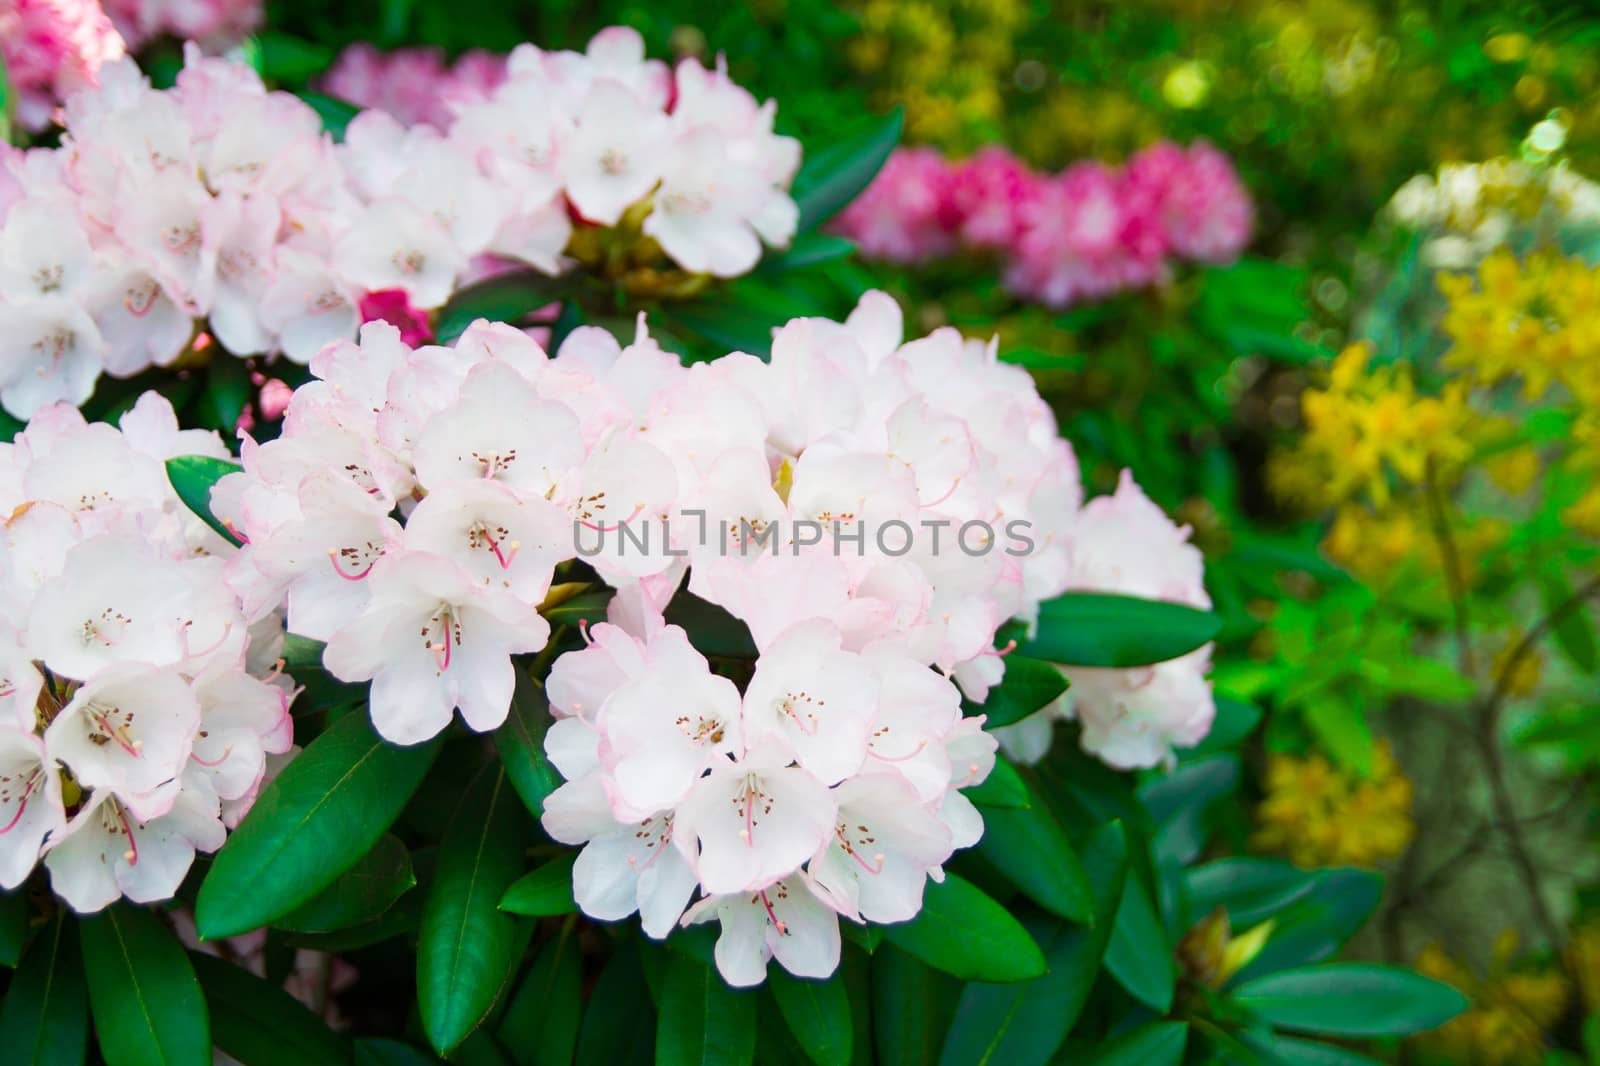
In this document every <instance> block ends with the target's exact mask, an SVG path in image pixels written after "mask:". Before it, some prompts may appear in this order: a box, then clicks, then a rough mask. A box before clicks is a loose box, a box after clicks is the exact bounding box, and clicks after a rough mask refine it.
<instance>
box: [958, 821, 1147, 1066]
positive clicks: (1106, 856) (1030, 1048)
mask: <svg viewBox="0 0 1600 1066" xmlns="http://www.w3.org/2000/svg"><path fill="white" fill-rule="evenodd" d="M1084 866H1085V868H1086V870H1087V876H1088V884H1089V890H1090V893H1091V902H1092V906H1093V917H1094V919H1095V920H1094V922H1093V924H1092V925H1079V924H1073V923H1070V922H1065V921H1061V920H1059V919H1054V918H1052V919H1049V920H1047V921H1045V922H1041V923H1036V925H1035V927H1034V932H1035V933H1036V934H1037V935H1038V937H1039V943H1040V944H1041V946H1042V947H1043V948H1044V954H1045V961H1046V963H1047V965H1048V966H1049V971H1048V972H1047V973H1045V974H1043V975H1041V976H1040V977H1038V978H1037V979H1035V980H1032V981H1026V982H1021V983H1016V984H1004V985H997V984H982V983H976V982H975V983H973V984H969V985H968V986H967V987H966V989H965V991H963V992H962V994H961V1001H960V1003H959V1004H958V1005H957V1007H956V1012H955V1018H954V1021H953V1022H952V1023H951V1026H950V1032H949V1035H948V1036H947V1037H946V1039H945V1043H944V1052H943V1054H942V1055H941V1057H940V1059H939V1062H940V1066H1044V1064H1045V1063H1048V1062H1049V1061H1050V1060H1051V1058H1052V1057H1053V1056H1054V1055H1055V1053H1056V1049H1057V1048H1059V1047H1060V1046H1061V1043H1062V1041H1064V1040H1065V1039H1066V1037H1067V1034H1068V1032H1070V1031H1071V1029H1072V1026H1073V1023H1074V1022H1076V1021H1077V1019H1078V1015H1079V1013H1080V1012H1081V1011H1082V1010H1083V1006H1084V1003H1085V1002H1086V1001H1087V1000H1088V997H1089V991H1090V989H1091V988H1093V987H1094V982H1095V977H1096V975H1097V974H1098V973H1099V971H1100V964H1101V958H1102V956H1103V955H1104V953H1105V949H1106V943H1107V941H1108V939H1109V938H1110V934H1111V928H1112V918H1113V916H1114V915H1115V913H1116V910H1117V901H1118V900H1119V899H1120V898H1121V896H1122V893H1123V885H1124V882H1125V880H1126V874H1127V840H1126V837H1125V835H1124V833H1123V830H1122V826H1121V825H1120V824H1119V823H1115V822H1113V823H1110V824H1108V825H1104V826H1101V827H1100V828H1099V829H1097V830H1096V831H1095V832H1094V833H1093V834H1091V835H1090V836H1089V837H1088V838H1087V839H1086V840H1085V842H1084Z"/></svg>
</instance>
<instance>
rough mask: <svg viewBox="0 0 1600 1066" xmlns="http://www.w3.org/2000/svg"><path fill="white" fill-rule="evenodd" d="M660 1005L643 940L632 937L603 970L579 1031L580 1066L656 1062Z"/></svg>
mask: <svg viewBox="0 0 1600 1066" xmlns="http://www.w3.org/2000/svg"><path fill="white" fill-rule="evenodd" d="M655 1033H656V1024H655V1008H654V1007H652V1006H651V1004H650V989H649V986H648V985H646V984H645V980H644V968H643V967H642V966H641V965H640V962H639V938H637V937H629V938H627V939H625V940H623V941H622V943H620V944H618V945H617V950H616V953H615V954H613V955H612V956H611V961H610V962H608V963H606V968H605V969H604V970H601V971H600V979H599V980H598V981H596V982H595V985H594V990H593V992H592V993H591V994H590V996H589V1006H588V1009H587V1010H585V1011H584V1013H583V1027H582V1028H581V1029H580V1030H579V1031H578V1058H577V1066H646V1064H648V1063H650V1062H652V1061H654V1048H655Z"/></svg>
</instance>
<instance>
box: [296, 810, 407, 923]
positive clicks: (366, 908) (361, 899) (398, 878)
mask: <svg viewBox="0 0 1600 1066" xmlns="http://www.w3.org/2000/svg"><path fill="white" fill-rule="evenodd" d="M416 883H417V875H416V872H415V871H413V870H412V868H411V852H410V851H408V850H407V849H406V846H405V843H404V842H403V841H402V840H401V839H400V838H399V837H397V836H394V835H393V834H391V833H385V834H384V835H383V836H381V837H379V838H378V843H377V844H376V845H374V846H373V848H372V850H370V851H368V852H367V853H366V854H365V855H363V856H362V857H361V858H360V859H359V860H358V861H357V862H356V864H355V865H354V866H352V867H350V869H348V870H346V871H345V872H344V873H342V874H340V875H339V877H338V879H337V880H336V881H334V882H333V884H331V885H329V886H328V887H327V888H325V889H323V890H322V891H321V892H319V893H317V894H316V895H315V896H313V897H312V898H311V899H309V900H307V901H306V902H305V903H303V904H301V905H300V906H299V907H296V908H295V909H294V910H292V911H290V912H289V913H288V914H286V915H284V916H283V917H282V918H279V919H278V920H277V921H276V922H275V923H274V924H275V925H276V926H277V927H278V928H280V929H292V930H294V931H296V932H301V933H326V932H331V931H333V930H336V929H350V928H353V927H355V926H358V925H365V924H366V923H368V922H375V921H377V920H378V919H379V918H381V917H383V916H384V914H386V913H387V912H388V910H389V908H390V907H392V906H394V902H395V900H397V899H399V898H400V897H401V896H402V895H404V894H405V893H406V892H408V891H410V890H411V889H412V888H414V887H415V886H416Z"/></svg>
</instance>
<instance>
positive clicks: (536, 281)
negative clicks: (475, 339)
mask: <svg viewBox="0 0 1600 1066" xmlns="http://www.w3.org/2000/svg"><path fill="white" fill-rule="evenodd" d="M568 287H569V286H568V284H567V282H565V281H563V280H561V279H558V278H554V277H551V276H550V275H548V274H541V273H539V272H538V271H535V270H519V271H517V272H515V273H512V274H501V275H498V276H497V277H492V278H489V279H488V280H487V281H480V282H478V283H477V284H475V285H468V286H467V287H466V288H464V289H459V290H457V292H456V294H455V295H454V296H452V297H450V302H449V303H447V304H445V305H444V307H442V308H441V309H440V310H439V318H438V321H437V323H436V324H435V326H434V333H435V335H436V336H437V338H438V343H440V344H453V343H455V341H456V339H457V338H458V337H460V336H461V334H463V333H465V332H466V331H467V327H468V326H470V325H472V324H473V323H474V322H476V321H477V320H478V319H480V318H486V319H488V320H489V321H490V322H510V323H512V324H516V323H518V322H521V321H522V320H523V319H525V318H527V317H528V316H529V315H530V314H532V313H533V312H535V311H537V310H539V308H541V307H547V306H549V305H550V304H552V303H556V302H558V301H560V300H561V299H563V298H564V297H565V295H566V293H567V290H568Z"/></svg>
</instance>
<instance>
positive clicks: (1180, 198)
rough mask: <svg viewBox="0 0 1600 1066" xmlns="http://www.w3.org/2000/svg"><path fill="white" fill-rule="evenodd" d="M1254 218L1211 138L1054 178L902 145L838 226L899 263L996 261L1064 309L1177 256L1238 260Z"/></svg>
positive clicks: (1155, 273) (995, 157)
mask: <svg viewBox="0 0 1600 1066" xmlns="http://www.w3.org/2000/svg"><path fill="white" fill-rule="evenodd" d="M1251 221H1252V208H1251V203H1250V198H1249V195H1248V194H1247V193H1246V192H1245V190H1244V187H1243V186H1242V185H1241V184H1240V183H1239V180H1238V177H1237V175H1236V174H1235V173H1234V171H1233V167H1232V164H1230V163H1229V162H1228V159H1227V157H1226V156H1224V155H1222V153H1220V152H1218V151H1217V150H1216V149H1215V148H1213V147H1211V146H1210V145H1208V144H1206V143H1205V142H1203V141H1201V142H1196V143H1195V144H1193V145H1191V146H1190V147H1189V148H1187V149H1185V148H1180V147H1178V146H1177V145H1174V144H1170V143H1167V142H1160V143H1158V144H1154V145H1151V146H1150V147H1149V148H1146V149H1144V150H1143V151H1140V152H1138V153H1136V154H1135V155H1134V157H1133V158H1132V159H1131V160H1130V161H1129V163H1128V165H1127V166H1126V167H1125V168H1121V169H1117V168H1112V167H1108V166H1105V165H1103V164H1101V163H1097V162H1094V161H1084V162H1079V163H1076V164H1074V165H1072V166H1071V167H1068V168H1067V169H1066V170H1065V171H1063V172H1062V173H1060V174H1055V175H1035V174H1034V173H1032V172H1031V171H1029V170H1028V168H1027V167H1026V166H1024V165H1023V164H1022V162H1021V161H1020V160H1018V159H1016V158H1015V157H1014V156H1012V155H1011V154H1010V153H1009V152H1008V151H1007V150H1006V149H1004V148H1001V147H990V148H985V149H984V150H982V151H981V152H979V153H978V154H977V155H975V156H973V157H972V158H971V159H968V160H964V161H962V162H950V161H948V160H946V159H945V158H944V157H943V156H941V155H940V154H939V153H938V152H937V151H935V150H934V149H932V148H902V149H898V150H897V151H896V152H895V153H894V154H893V155H892V156H890V158H889V161H888V162H887V163H886V164H885V165H884V167H883V169H882V170H881V171H880V172H879V173H878V176H877V177H876V178H874V179H873V182H872V184H871V185H869V186H868V187H867V189H866V191H864V192H863V193H862V194H861V195H860V196H859V197H857V198H856V200H855V201H854V202H853V203H852V204H850V206H849V207H847V208H846V209H845V210H844V211H843V212H842V213H841V214H840V215H839V218H838V219H837V220H836V221H835V223H834V228H835V229H837V230H838V232H840V233H842V234H844V235H845V236H847V237H849V238H851V239H852V240H854V241H855V242H856V243H857V244H858V245H860V247H861V250H862V251H863V253H865V254H866V255H868V256H870V257H875V258H881V259H888V260H891V261H894V262H901V263H919V262H924V261H926V260H929V259H934V258H939V257H942V256H946V255H951V254H954V253H956V252H957V250H958V249H960V248H967V249H972V250H976V251H983V252H992V253H995V254H997V255H998V256H999V257H1000V260H1001V265H1002V270H1003V274H1004V278H1005V282H1006V285H1007V286H1008V287H1009V288H1010V289H1012V291H1014V292H1016V293H1017V294H1018V295H1019V296H1023V297H1026V298H1028V299H1032V300H1038V301H1039V302H1041V303H1045V304H1048V305H1050V306H1052V307H1065V306H1068V305H1070V304H1073V303H1077V302H1080V301H1083V300H1095V299H1104V298H1106V297H1108V296H1110V295H1112V294H1114V293H1117V292H1121V291H1124V290H1127V289H1133V288H1140V287H1143V286H1148V285H1151V284H1155V283H1158V282H1160V281H1161V280H1162V279H1163V278H1165V277H1166V276H1167V275H1168V273H1169V272H1170V270H1171V266H1172V260H1173V259H1174V257H1176V258H1180V259H1185V260H1192V261H1196V262H1202V263H1226V262H1229V261H1231V260H1233V259H1234V258H1236V257H1237V256H1238V255H1239V253H1240V252H1241V251H1243V249H1244V246H1245V244H1246V243H1247V242H1248V240H1249V237H1250V228H1251Z"/></svg>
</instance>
